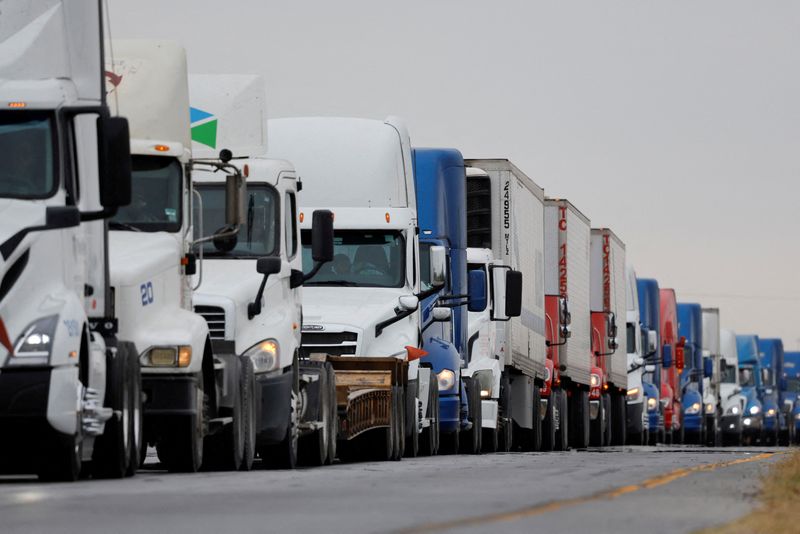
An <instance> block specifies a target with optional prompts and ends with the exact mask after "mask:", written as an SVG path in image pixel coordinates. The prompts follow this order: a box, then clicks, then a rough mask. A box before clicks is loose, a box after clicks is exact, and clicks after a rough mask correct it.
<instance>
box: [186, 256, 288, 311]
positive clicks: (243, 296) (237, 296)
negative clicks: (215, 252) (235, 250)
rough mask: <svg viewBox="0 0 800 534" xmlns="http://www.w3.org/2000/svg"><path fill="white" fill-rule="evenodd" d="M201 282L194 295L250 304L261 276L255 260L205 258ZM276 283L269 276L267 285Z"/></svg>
mask: <svg viewBox="0 0 800 534" xmlns="http://www.w3.org/2000/svg"><path fill="white" fill-rule="evenodd" d="M202 269H203V271H202V272H203V280H202V283H201V284H200V287H199V288H197V289H196V290H195V294H196V295H214V296H219V297H227V298H229V299H231V300H232V301H233V302H235V303H239V304H240V305H241V304H242V303H245V305H246V303H247V302H252V301H253V300H254V299H255V297H256V292H257V291H258V286H259V285H260V284H261V280H262V279H263V278H264V276H263V275H261V274H259V273H258V272H257V271H256V260H255V259H253V260H241V259H238V260H234V259H231V260H221V259H213V258H205V259H204V260H203V266H202ZM272 283H276V277H275V276H274V275H272V276H270V277H269V279H268V280H267V284H268V286H269V285H272Z"/></svg>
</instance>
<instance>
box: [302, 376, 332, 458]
mask: <svg viewBox="0 0 800 534" xmlns="http://www.w3.org/2000/svg"><path fill="white" fill-rule="evenodd" d="M310 363H317V362H310ZM326 365H328V364H322V365H314V367H316V368H317V369H318V371H319V379H318V381H317V387H318V388H319V395H318V399H319V401H318V402H319V405H318V406H317V407H316V408H317V410H316V414H315V416H314V418H315V419H317V418H319V420H318V422H320V423H322V426H321V427H320V428H317V429H315V430H314V431H313V432H311V433H310V434H308V435H306V436H302V437H301V438H300V441H299V443H298V459H299V461H300V462H301V463H302V464H303V465H313V466H320V465H325V462H327V461H328V448H329V447H328V439H329V438H330V393H329V391H328V390H329V383H328V378H329V377H328V370H327V368H326V367H325V366H326Z"/></svg>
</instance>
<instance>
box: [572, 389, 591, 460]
mask: <svg viewBox="0 0 800 534" xmlns="http://www.w3.org/2000/svg"><path fill="white" fill-rule="evenodd" d="M589 423H590V421H589V392H588V391H584V390H580V389H576V390H574V391H573V392H572V410H571V411H570V412H569V425H568V426H567V428H569V430H570V441H569V443H570V445H571V446H572V448H573V449H585V448H586V447H588V446H589V432H590V424H589Z"/></svg>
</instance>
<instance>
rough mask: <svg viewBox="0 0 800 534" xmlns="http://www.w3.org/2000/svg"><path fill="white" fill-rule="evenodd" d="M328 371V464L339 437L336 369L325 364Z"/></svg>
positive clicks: (332, 457) (334, 455)
mask: <svg viewBox="0 0 800 534" xmlns="http://www.w3.org/2000/svg"><path fill="white" fill-rule="evenodd" d="M325 369H326V371H327V372H328V399H329V402H328V409H329V410H330V411H329V413H328V421H329V422H330V425H329V426H328V459H327V461H326V462H325V463H326V464H328V465H330V464H332V463H333V461H334V460H335V459H336V443H337V440H338V438H339V413H338V411H337V409H336V371H334V370H333V366H332V365H330V364H327V365H326V366H325Z"/></svg>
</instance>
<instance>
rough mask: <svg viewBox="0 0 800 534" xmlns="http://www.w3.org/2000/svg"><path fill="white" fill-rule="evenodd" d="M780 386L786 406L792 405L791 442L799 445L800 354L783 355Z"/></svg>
mask: <svg viewBox="0 0 800 534" xmlns="http://www.w3.org/2000/svg"><path fill="white" fill-rule="evenodd" d="M780 386H781V396H782V397H783V402H784V404H787V405H788V404H789V403H791V405H792V410H791V415H790V418H789V421H788V426H789V440H790V442H791V443H794V444H797V443H798V442H800V352H796V351H786V352H784V353H783V378H782V379H781V380H780Z"/></svg>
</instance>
